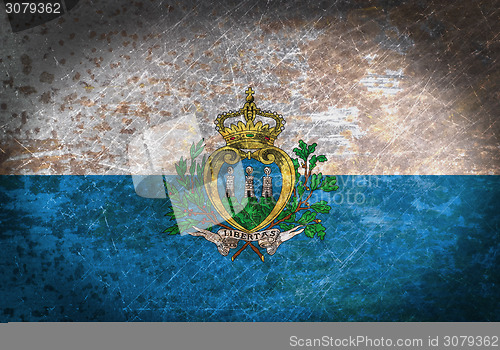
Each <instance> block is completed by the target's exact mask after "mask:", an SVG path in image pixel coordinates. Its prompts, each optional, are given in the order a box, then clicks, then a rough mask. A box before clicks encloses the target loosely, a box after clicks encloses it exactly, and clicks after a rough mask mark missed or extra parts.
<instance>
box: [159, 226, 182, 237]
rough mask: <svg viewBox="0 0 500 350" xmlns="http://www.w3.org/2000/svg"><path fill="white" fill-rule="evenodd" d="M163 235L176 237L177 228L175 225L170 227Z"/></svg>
mask: <svg viewBox="0 0 500 350" xmlns="http://www.w3.org/2000/svg"><path fill="white" fill-rule="evenodd" d="M163 233H168V234H169V235H177V234H179V233H180V232H179V228H178V227H177V225H173V226H170V227H168V228H166V229H165V230H164V231H163Z"/></svg>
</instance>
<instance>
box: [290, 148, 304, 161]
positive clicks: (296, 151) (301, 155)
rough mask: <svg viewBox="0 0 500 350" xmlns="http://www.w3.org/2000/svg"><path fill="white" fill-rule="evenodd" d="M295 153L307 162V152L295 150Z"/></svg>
mask: <svg viewBox="0 0 500 350" xmlns="http://www.w3.org/2000/svg"><path fill="white" fill-rule="evenodd" d="M293 152H294V153H295V154H296V155H297V156H298V157H299V158H300V159H302V160H303V161H306V159H307V156H306V154H305V151H304V150H300V149H298V148H294V149H293Z"/></svg>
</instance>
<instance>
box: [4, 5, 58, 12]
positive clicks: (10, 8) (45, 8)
mask: <svg viewBox="0 0 500 350" xmlns="http://www.w3.org/2000/svg"><path fill="white" fill-rule="evenodd" d="M5 9H6V11H7V13H9V14H10V13H15V14H17V13H33V14H35V13H61V3H58V2H55V3H50V2H48V3H45V2H43V3H42V2H21V3H20V2H15V3H10V2H9V3H6V4H5Z"/></svg>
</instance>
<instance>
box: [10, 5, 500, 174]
mask: <svg viewBox="0 0 500 350" xmlns="http://www.w3.org/2000/svg"><path fill="white" fill-rule="evenodd" d="M0 8H1V9H2V14H1V15H0V75H1V79H0V83H1V84H0V128H1V135H2V136H1V139H0V140H1V144H0V174H130V173H131V172H133V170H131V167H130V164H129V163H130V161H131V160H130V159H129V155H128V148H129V145H130V144H131V142H132V141H133V140H134V139H137V137H139V136H140V135H143V134H144V133H147V132H148V130H151V129H154V128H159V127H163V128H165V127H166V128H167V129H168V126H169V124H168V123H169V121H172V120H174V119H176V118H177V117H181V116H185V115H194V116H195V117H196V118H195V119H196V120H197V122H198V127H199V130H200V133H201V136H203V137H204V138H205V140H206V143H207V151H208V152H211V151H213V150H215V149H217V148H218V147H220V146H222V145H223V144H224V142H223V139H222V138H221V137H220V135H219V134H218V133H217V132H216V131H215V129H214V124H213V120H214V119H215V117H216V116H217V114H218V113H220V112H221V111H226V110H229V109H237V108H240V107H241V106H242V103H243V102H244V97H245V95H244V90H245V89H246V87H248V86H252V87H253V88H254V90H255V91H256V94H255V96H256V102H257V104H258V106H259V107H260V108H263V109H269V110H273V111H277V112H279V113H280V114H282V115H283V116H284V117H285V118H286V120H287V125H286V126H287V129H286V130H285V131H284V132H283V133H282V134H281V135H280V137H279V138H278V141H277V144H278V145H279V146H280V147H281V148H283V149H284V150H286V151H291V150H292V148H293V147H295V145H296V144H297V143H298V141H299V139H304V140H307V141H308V142H309V143H311V142H317V143H318V147H319V148H320V149H321V152H322V153H324V154H326V155H327V156H328V158H329V160H330V161H329V162H328V164H329V165H327V166H326V167H324V168H323V169H321V170H322V171H323V172H324V173H329V174H500V166H499V165H500V142H499V129H500V126H499V123H498V122H497V120H498V117H499V110H500V109H499V104H498V99H499V98H500V95H499V90H498V84H497V83H498V81H499V78H500V77H499V75H500V73H499V69H498V53H499V32H500V28H499V23H500V21H499V6H498V2H496V1H465V0H462V1H454V2H444V1H442V2H439V1H425V0H422V1H406V2H405V1H382V0H380V1H351V2H346V1H344V2H342V1H334V2H315V3H314V4H313V3H311V2H303V1H302V2H301V1H295V2H293V1H283V2H267V1H243V2H240V1H213V2H209V1H206V2H193V1H182V2H167V1H133V2H125V1H103V0H102V1H97V0H96V1H90V0H86V1H80V2H79V3H78V5H77V6H76V7H75V8H74V9H72V11H70V12H69V13H68V14H65V15H64V16H62V17H61V18H59V19H56V20H54V21H51V22H48V23H46V24H44V25H42V26H39V27H35V28H32V29H28V30H25V31H22V32H18V33H13V32H12V30H11V28H10V25H9V22H8V20H7V15H6V14H5V12H4V11H3V5H2V6H0ZM182 137H183V134H182V132H178V133H177V134H175V137H174V138H173V140H174V143H173V144H172V146H171V147H176V145H175V140H179V139H182ZM146 172H147V170H146Z"/></svg>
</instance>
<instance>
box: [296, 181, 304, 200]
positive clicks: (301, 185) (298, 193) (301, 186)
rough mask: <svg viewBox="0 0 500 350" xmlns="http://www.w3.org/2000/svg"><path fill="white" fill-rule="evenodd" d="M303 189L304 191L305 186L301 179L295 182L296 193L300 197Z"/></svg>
mask: <svg viewBox="0 0 500 350" xmlns="http://www.w3.org/2000/svg"><path fill="white" fill-rule="evenodd" d="M305 191H306V188H305V187H304V184H303V183H302V181H300V182H299V183H298V184H297V195H298V197H299V198H302V195H303V194H304V192H305Z"/></svg>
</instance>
